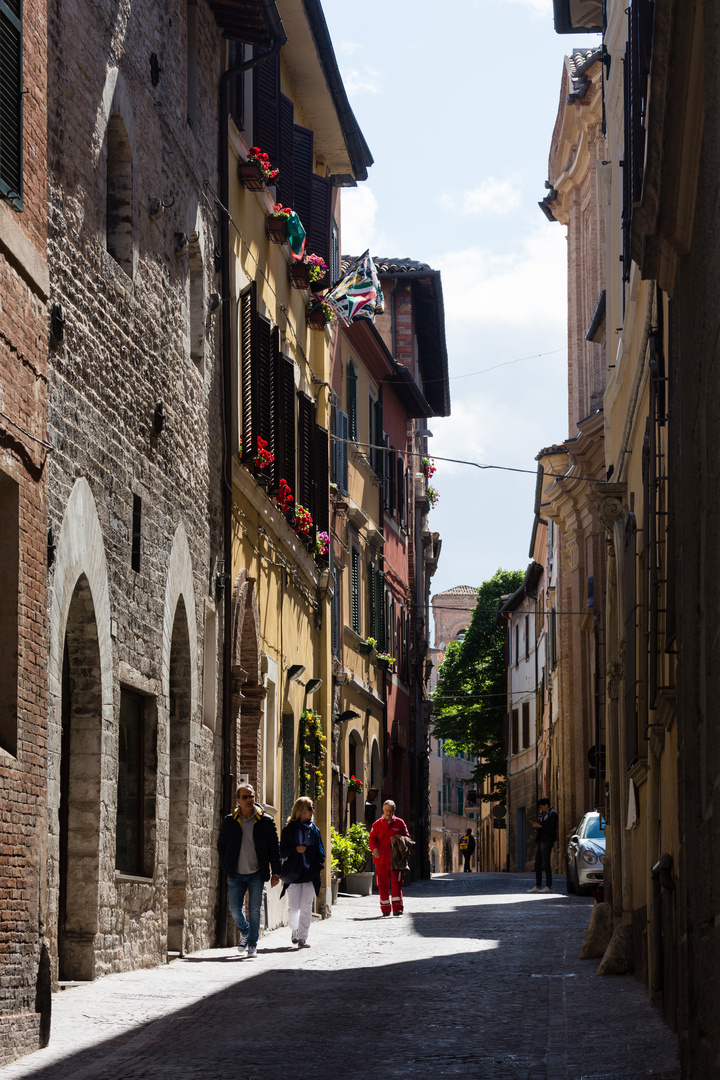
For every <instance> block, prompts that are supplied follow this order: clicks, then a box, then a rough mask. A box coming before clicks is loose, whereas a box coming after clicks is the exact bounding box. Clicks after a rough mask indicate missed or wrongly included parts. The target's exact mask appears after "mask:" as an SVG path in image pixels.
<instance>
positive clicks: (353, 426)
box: [347, 362, 358, 442]
mask: <svg viewBox="0 0 720 1080" xmlns="http://www.w3.org/2000/svg"><path fill="white" fill-rule="evenodd" d="M357 382H358V377H357V371H356V370H355V365H354V364H353V363H352V362H350V363H349V364H348V366H347V410H348V420H349V426H348V430H349V437H350V438H351V439H352V440H353V442H357V438H358V417H357Z"/></svg>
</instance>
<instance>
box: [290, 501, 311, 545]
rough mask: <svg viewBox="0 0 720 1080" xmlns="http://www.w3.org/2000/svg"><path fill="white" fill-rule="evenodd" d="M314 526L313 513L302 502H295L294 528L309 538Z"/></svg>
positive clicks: (303, 536) (300, 534) (305, 537)
mask: <svg viewBox="0 0 720 1080" xmlns="http://www.w3.org/2000/svg"><path fill="white" fill-rule="evenodd" d="M312 526H313V519H312V514H311V513H310V511H309V510H308V509H307V507H305V506H303V505H302V503H296V504H295V515H294V524H293V528H294V529H295V532H296V533H297V534H298V536H301V537H302V538H303V539H307V537H308V536H309V535H310V530H311V529H312Z"/></svg>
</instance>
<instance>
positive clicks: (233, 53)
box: [228, 41, 245, 131]
mask: <svg viewBox="0 0 720 1080" xmlns="http://www.w3.org/2000/svg"><path fill="white" fill-rule="evenodd" d="M244 63H245V45H244V44H243V42H242V41H228V69H231V68H234V67H237V66H238V64H244ZM228 109H229V110H230V115H231V116H232V118H233V120H234V121H235V127H236V128H237V129H238V131H244V130H245V78H244V76H242V75H239V76H238V77H237V78H235V79H230V81H229V82H228Z"/></svg>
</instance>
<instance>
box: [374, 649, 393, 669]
mask: <svg viewBox="0 0 720 1080" xmlns="http://www.w3.org/2000/svg"><path fill="white" fill-rule="evenodd" d="M375 663H376V664H377V666H378V667H381V668H385V670H386V671H392V669H393V668H394V667H395V657H394V656H391V655H390V653H388V652H379V653H378V654H377V656H376V657H375Z"/></svg>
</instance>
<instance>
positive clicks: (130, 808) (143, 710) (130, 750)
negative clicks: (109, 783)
mask: <svg viewBox="0 0 720 1080" xmlns="http://www.w3.org/2000/svg"><path fill="white" fill-rule="evenodd" d="M149 712H150V702H149V700H148V699H146V698H143V697H141V696H140V695H139V694H134V693H132V692H131V691H130V690H126V689H124V688H121V690H120V724H119V732H118V734H119V746H118V786H117V829H116V834H115V844H116V848H115V866H116V868H117V869H118V870H120V871H122V872H123V873H126V874H138V875H140V876H142V877H150V876H152V872H153V861H154V856H153V855H152V852H153V848H154V845H153V843H152V836H153V834H154V831H155V746H154V738H153V736H154V725H153V724H151V723H150V722H149V718H148V713H149Z"/></svg>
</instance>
